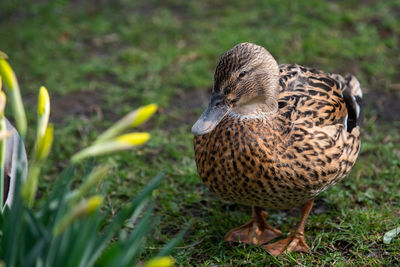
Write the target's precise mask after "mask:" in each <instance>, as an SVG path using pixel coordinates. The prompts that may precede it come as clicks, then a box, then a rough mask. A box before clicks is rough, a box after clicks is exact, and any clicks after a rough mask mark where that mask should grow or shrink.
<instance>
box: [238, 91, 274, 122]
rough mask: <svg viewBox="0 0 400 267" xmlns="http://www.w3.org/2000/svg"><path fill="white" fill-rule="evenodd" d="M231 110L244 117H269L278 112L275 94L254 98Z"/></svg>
mask: <svg viewBox="0 0 400 267" xmlns="http://www.w3.org/2000/svg"><path fill="white" fill-rule="evenodd" d="M232 112H233V113H234V115H236V116H240V117H244V118H269V117H271V116H273V115H275V114H277V113H278V100H277V96H273V97H271V96H270V97H265V96H262V97H261V96H260V97H257V98H254V99H252V100H251V101H249V102H247V103H246V104H244V105H240V106H238V107H235V108H233V110H232Z"/></svg>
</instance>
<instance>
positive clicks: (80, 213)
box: [53, 195, 104, 235]
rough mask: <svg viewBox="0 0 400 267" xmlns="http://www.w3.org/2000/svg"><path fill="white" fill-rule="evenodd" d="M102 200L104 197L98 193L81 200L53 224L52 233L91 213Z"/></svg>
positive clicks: (62, 229)
mask: <svg viewBox="0 0 400 267" xmlns="http://www.w3.org/2000/svg"><path fill="white" fill-rule="evenodd" d="M103 201H104V199H103V197H102V196H100V195H95V196H92V197H90V198H89V199H84V200H82V201H81V202H80V203H79V204H78V205H77V206H75V207H72V209H71V211H69V212H68V213H67V214H66V215H65V216H64V218H62V219H61V220H60V221H59V222H58V223H57V224H56V225H55V226H54V231H53V233H54V235H59V234H61V233H62V232H64V231H65V229H67V228H68V227H69V226H70V225H71V224H72V223H73V222H74V221H76V220H78V219H80V218H82V217H86V216H90V215H92V214H93V213H94V212H95V211H96V210H97V209H98V208H99V207H100V206H101V205H102V204H103Z"/></svg>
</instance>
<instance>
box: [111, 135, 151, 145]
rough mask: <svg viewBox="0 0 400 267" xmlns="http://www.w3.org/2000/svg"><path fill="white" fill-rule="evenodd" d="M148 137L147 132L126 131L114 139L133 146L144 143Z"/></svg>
mask: <svg viewBox="0 0 400 267" xmlns="http://www.w3.org/2000/svg"><path fill="white" fill-rule="evenodd" d="M149 139H150V134H149V133H128V134H124V135H121V136H118V137H117V138H115V140H116V141H117V142H119V143H126V144H130V145H134V146H138V145H141V144H143V143H146V142H147V141H148V140H149Z"/></svg>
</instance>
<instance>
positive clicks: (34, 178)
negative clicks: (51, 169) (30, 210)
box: [21, 162, 40, 207]
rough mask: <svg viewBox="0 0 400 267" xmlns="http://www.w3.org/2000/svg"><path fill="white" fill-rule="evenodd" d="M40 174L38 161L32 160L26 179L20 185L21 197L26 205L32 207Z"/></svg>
mask: <svg viewBox="0 0 400 267" xmlns="http://www.w3.org/2000/svg"><path fill="white" fill-rule="evenodd" d="M39 174H40V164H39V162H32V164H31V165H30V166H29V170H28V179H27V180H26V181H25V183H24V184H23V186H22V192H21V194H22V197H23V198H24V200H25V203H26V205H27V206H28V207H32V205H33V201H34V200H35V195H36V191H37V187H38V179H39Z"/></svg>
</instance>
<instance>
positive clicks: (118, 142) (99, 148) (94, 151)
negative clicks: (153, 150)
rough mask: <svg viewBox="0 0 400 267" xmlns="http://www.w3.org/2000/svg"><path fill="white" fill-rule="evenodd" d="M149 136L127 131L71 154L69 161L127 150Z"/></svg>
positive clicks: (146, 139) (141, 142) (145, 140)
mask: <svg viewBox="0 0 400 267" xmlns="http://www.w3.org/2000/svg"><path fill="white" fill-rule="evenodd" d="M149 138H150V134H149V133H129V134H124V135H122V136H119V137H116V138H114V139H112V140H110V141H107V142H103V143H99V144H94V145H92V146H90V147H87V148H85V149H83V150H81V151H79V152H78V153H76V154H75V155H73V156H72V158H71V161H72V162H73V163H76V162H78V161H80V160H82V159H85V158H88V157H95V156H100V155H105V154H110V153H113V152H117V151H121V150H127V149H130V148H132V147H135V146H139V145H141V144H143V143H145V142H147V141H148V140H149Z"/></svg>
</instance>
